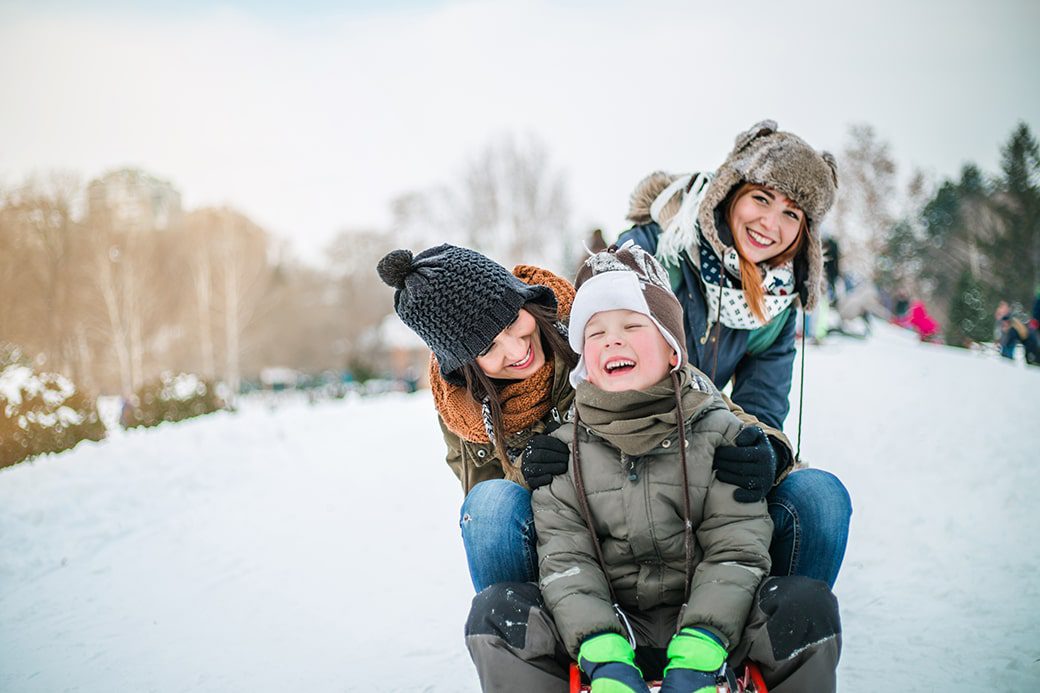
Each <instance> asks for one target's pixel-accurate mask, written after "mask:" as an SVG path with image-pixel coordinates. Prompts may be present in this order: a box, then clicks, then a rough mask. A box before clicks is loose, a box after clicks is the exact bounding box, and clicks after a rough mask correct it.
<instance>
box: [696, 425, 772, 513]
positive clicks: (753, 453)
mask: <svg viewBox="0 0 1040 693" xmlns="http://www.w3.org/2000/svg"><path fill="white" fill-rule="evenodd" d="M777 462H778V460H777V453H776V449H775V448H774V446H773V443H772V441H770V440H769V436H767V435H766V434H765V432H764V431H763V430H762V429H761V428H759V427H758V426H747V427H745V428H744V430H742V431H741V432H740V433H739V434H738V435H737V439H736V440H734V441H733V445H725V446H722V447H719V448H715V460H714V462H713V463H712V468H713V469H714V470H715V476H716V478H717V479H718V480H719V481H723V482H725V483H727V484H733V485H734V486H739V487H740V488H738V489H737V490H736V491H734V492H733V498H734V500H736V501H737V502H738V503H757V502H758V501H760V500H762V499H763V498H765V497H766V494H767V493H769V489H771V488H773V482H774V481H776V469H777Z"/></svg>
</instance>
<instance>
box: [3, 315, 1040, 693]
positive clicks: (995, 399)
mask: <svg viewBox="0 0 1040 693" xmlns="http://www.w3.org/2000/svg"><path fill="white" fill-rule="evenodd" d="M807 359H808V361H807V364H808V365H807V373H806V384H805V423H804V427H803V433H804V442H803V453H804V455H805V456H806V457H807V458H808V459H809V460H810V462H812V463H813V464H814V466H818V467H823V468H827V469H830V470H832V471H834V472H835V473H837V474H838V475H839V476H840V477H841V478H842V479H843V480H844V481H845V483H846V485H847V486H848V488H849V490H850V492H851V494H852V498H853V503H854V507H855V511H854V516H853V524H852V537H851V541H850V545H849V551H848V555H847V558H846V562H845V566H844V568H843V570H842V574H841V576H840V578H839V580H838V584H837V587H836V592H837V594H838V597H839V599H840V601H841V607H842V616H843V622H844V628H845V649H844V653H843V657H842V663H841V669H840V681H841V688H842V690H843V691H853V692H856V691H871V690H877V689H879V688H881V687H883V686H897V687H900V688H902V687H911V688H914V689H915V690H916V689H921V690H964V689H966V688H968V687H969V686H978V685H984V686H988V687H992V688H994V689H996V690H1014V691H1025V690H1034V689H1036V688H1037V685H1038V684H1040V663H1038V660H1040V638H1038V637H1037V635H1038V632H1037V625H1036V624H1037V623H1040V581H1038V580H1037V579H1036V575H1037V572H1038V570H1040V549H1038V543H1037V539H1036V538H1037V536H1038V535H1040V513H1038V511H1037V510H1036V509H1035V508H1036V505H1037V501H1036V498H1035V495H1036V492H1037V489H1040V464H1038V460H1037V450H1040V433H1038V428H1037V426H1036V420H1037V399H1036V398H1037V394H1036V393H1037V392H1040V370H1025V369H1022V368H1018V367H1015V366H1014V365H1013V364H1010V363H1006V362H1002V361H999V360H992V359H988V358H983V357H980V356H978V355H977V354H972V353H970V352H965V351H957V350H952V349H946V348H943V347H937V346H933V345H922V344H918V343H916V341H914V340H913V338H912V337H907V336H905V335H904V334H902V333H901V332H898V331H894V330H892V329H888V328H883V329H882V330H881V332H880V333H879V335H878V336H877V337H875V339H873V340H872V341H855V340H848V341H838V340H832V341H831V342H829V343H828V344H827V345H825V346H823V347H820V348H813V347H810V350H809V352H808V354H807ZM796 376H797V374H796ZM795 380H796V382H797V377H796V378H795ZM792 400H793V402H794V403H795V412H796V411H797V393H796V394H795V395H794V396H793V397H792ZM432 411H433V410H432V404H431V401H430V399H429V396H428V394H424V393H423V394H418V395H411V396H409V395H389V396H386V397H383V398H378V399H365V400H361V399H354V400H349V401H342V402H329V403H324V404H320V405H317V406H308V405H307V404H305V403H302V402H291V403H288V404H285V405H284V406H282V407H280V408H277V409H271V408H268V407H266V406H254V407H251V406H248V404H247V405H246V406H245V407H244V408H243V409H242V410H241V411H240V412H238V413H236V414H230V413H227V412H221V413H217V414H214V415H211V416H207V417H203V418H200V419H193V420H190V421H186V422H182V423H180V424H176V425H170V424H164V425H162V426H159V427H158V428H155V429H148V430H132V431H129V432H127V433H126V434H125V435H123V436H121V437H119V438H116V439H111V440H108V441H104V442H101V443H96V444H95V443H91V444H84V445H81V446H80V447H78V448H77V449H76V450H74V451H72V452H70V453H66V454H63V455H56V456H50V457H47V458H42V459H39V460H37V461H34V462H30V463H25V464H22V465H19V466H17V467H14V468H10V469H7V470H3V471H0V538H2V541H0V585H3V589H2V590H0V623H2V624H3V627H2V628H0V690H3V691H5V692H6V691H11V692H13V693H36V692H40V693H43V692H47V693H50V692H51V691H64V690H67V691H80V692H95V691H96V692H98V693H102V692H104V693H108V692H110V691H160V692H165V691H193V692H195V691H238V690H243V691H245V690H248V691H259V692H263V691H272V692H274V691H286V690H301V691H316V692H321V691H330V692H331V691H337V692H339V691H380V692H385V691H416V690H420V691H444V692H454V691H477V690H478V686H477V682H476V676H475V674H474V672H473V669H472V665H471V664H470V662H469V658H468V656H467V654H466V651H465V647H464V644H463V640H462V628H463V623H464V619H465V615H466V611H467V609H468V606H469V600H470V598H471V596H472V590H471V587H470V583H469V578H468V574H467V571H466V566H465V557H464V555H463V553H462V548H461V542H460V540H459V535H458V525H457V507H458V503H459V501H460V500H461V494H460V491H459V487H458V484H457V482H456V481H455V478H454V476H453V475H452V474H451V473H450V471H449V470H448V469H447V467H446V465H445V464H444V463H443V461H442V459H443V458H442V456H443V450H442V443H441V440H440V435H439V431H438V429H437V425H436V420H435V418H434V416H433V413H432ZM796 416H797V415H796V413H792V416H791V417H790V419H789V421H788V429H789V432H790V433H791V434H792V436H793V435H794V433H795V431H796V429H797V419H796ZM969 681H970V682H971V683H968V682H969Z"/></svg>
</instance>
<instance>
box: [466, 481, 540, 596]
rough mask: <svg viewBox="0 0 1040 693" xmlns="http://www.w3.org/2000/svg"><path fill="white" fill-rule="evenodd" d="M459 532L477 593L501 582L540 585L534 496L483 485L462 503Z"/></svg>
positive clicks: (516, 488) (513, 487) (511, 486)
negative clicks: (532, 501)
mask: <svg viewBox="0 0 1040 693" xmlns="http://www.w3.org/2000/svg"><path fill="white" fill-rule="evenodd" d="M459 526H460V527H461V528H462V544H463V546H465V548H466V560H467V561H468V562H469V576H470V578H471V579H472V580H473V588H474V589H475V590H476V591H477V592H480V591H481V590H483V589H484V588H485V587H487V586H488V585H493V584H495V583H498V582H535V581H537V580H538V553H537V546H538V540H537V537H536V535H535V531H534V513H533V512H532V510H531V492H530V491H528V490H527V489H525V488H524V487H523V486H521V485H520V484H516V483H513V482H512V481H506V480H505V479H493V480H491V481H482V482H480V483H479V484H477V485H476V486H474V487H473V488H472V489H470V492H469V493H468V494H467V495H466V500H464V501H463V502H462V511H461V512H460V518H459Z"/></svg>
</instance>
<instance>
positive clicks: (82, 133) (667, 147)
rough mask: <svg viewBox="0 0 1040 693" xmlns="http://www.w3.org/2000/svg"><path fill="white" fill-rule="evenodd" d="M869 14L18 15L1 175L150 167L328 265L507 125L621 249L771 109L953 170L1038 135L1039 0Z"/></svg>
mask: <svg viewBox="0 0 1040 693" xmlns="http://www.w3.org/2000/svg"><path fill="white" fill-rule="evenodd" d="M860 5H861V6H860V7H858V8H857V11H856V12H852V11H851V10H850V8H849V6H846V5H840V4H836V3H832V2H826V1H824V0H792V1H791V2H786V3H783V4H778V3H767V2H757V1H754V0H749V1H747V2H742V3H739V4H737V5H733V4H730V3H725V4H724V3H705V2H673V1H671V0H661V1H660V2H655V3H651V4H649V5H648V6H643V3H638V4H637V3H626V2H609V1H608V2H597V3H593V2H585V1H571V2H547V1H545V0H533V1H531V2H523V1H522V0H494V1H492V2H448V1H445V2H422V1H420V0H394V1H392V2H375V0H364V1H363V2H348V3H334V2H328V1H325V0H302V1H301V2H293V3H277V4H276V3H247V2H229V3H222V4H221V3H216V4H214V3H208V2H201V1H200V0H189V1H187V2H180V3H173V2H162V3H147V2H135V3H131V2H127V1H110V2H97V3H84V2H76V3H73V2H69V1H58V0H40V1H37V2H27V1H25V0H0V84H3V85H4V86H5V87H6V94H5V98H4V99H3V107H2V108H0V186H12V185H16V184H18V183H19V182H20V181H22V180H24V179H25V178H26V177H27V176H30V175H46V174H47V173H48V172H50V171H55V170H61V171H71V172H74V173H76V174H78V175H79V176H81V177H82V178H83V179H84V180H87V179H90V178H93V177H95V176H98V175H101V174H103V173H105V172H107V171H109V170H113V169H117V168H122V167H126V166H133V167H140V168H143V169H145V170H147V171H148V172H150V173H152V174H153V175H156V176H158V177H160V178H163V179H166V180H169V181H170V182H172V183H173V184H174V185H175V186H176V187H177V188H178V189H179V190H180V191H181V193H182V195H183V200H184V203H185V205H186V206H187V207H189V208H193V207H198V206H203V205H212V204H227V205H231V206H234V207H236V208H238V209H239V210H241V211H243V212H245V213H246V214H248V215H249V216H250V217H251V218H253V219H254V220H255V221H256V222H258V223H259V224H261V225H262V226H264V227H265V228H267V229H268V230H270V231H272V232H273V233H275V234H276V235H278V236H280V237H283V238H286V239H289V240H290V242H291V243H292V245H293V247H294V248H296V249H297V251H298V252H299V254H300V255H301V256H303V257H305V258H311V259H316V258H318V257H320V255H321V252H322V248H323V247H324V246H325V245H326V244H327V243H328V242H329V241H330V240H331V239H332V238H333V237H334V236H335V234H336V233H337V232H339V231H342V230H345V229H377V230H392V229H389V227H390V225H391V221H392V216H391V213H390V203H391V202H392V200H394V199H395V198H397V197H398V196H400V195H402V194H405V193H408V192H411V191H417V190H425V189H429V188H431V187H433V186H436V185H441V184H449V185H450V184H451V183H452V182H453V181H455V180H458V178H459V177H460V175H461V171H462V170H463V169H464V167H465V165H466V163H467V162H468V161H470V160H472V159H473V158H474V157H475V156H476V155H477V153H478V152H479V151H480V150H481V149H482V148H483V147H485V146H487V145H488V144H489V143H490V142H494V141H497V140H500V139H501V138H503V137H505V136H508V135H518V136H522V137H535V138H538V139H539V140H541V141H542V142H543V143H544V144H545V147H546V149H547V150H548V152H549V154H550V167H551V169H552V171H553V172H558V173H560V174H562V175H563V176H565V178H566V180H567V184H568V191H569V197H570V202H571V208H572V210H573V214H572V216H571V219H570V225H571V227H572V228H573V229H574V230H575V231H576V232H579V233H583V232H584V231H585V230H587V229H591V228H593V227H595V226H601V227H603V228H604V229H605V230H607V234H608V236H610V235H613V234H616V233H617V232H619V231H621V230H623V228H624V214H625V210H626V205H627V199H628V194H629V192H630V191H631V189H632V187H633V186H634V185H635V183H636V182H637V181H638V180H639V179H640V178H642V177H643V176H644V175H645V174H647V173H649V172H650V171H653V170H656V169H664V170H669V171H676V172H680V171H690V170H705V169H714V168H716V167H717V166H718V165H719V164H720V163H721V162H722V160H723V158H724V157H725V155H726V153H727V152H728V151H729V149H730V147H731V145H732V142H733V138H734V136H735V135H736V134H737V133H738V132H739V131H741V130H744V129H746V128H748V127H749V126H751V125H752V124H753V123H755V122H757V121H759V120H762V119H765V118H771V119H774V120H776V121H777V122H778V123H779V125H780V127H781V128H782V129H785V130H790V131H792V132H795V133H797V134H799V135H801V136H802V137H803V138H805V139H806V140H807V141H809V142H810V143H811V144H812V145H814V146H815V147H817V148H821V149H829V150H831V151H835V152H840V150H841V148H842V146H843V144H844V143H845V141H846V139H847V133H848V128H849V126H850V125H851V124H854V123H868V124H870V125H872V126H873V127H874V128H875V130H876V132H877V134H878V136H879V137H880V138H881V139H882V140H884V141H886V142H887V143H888V144H889V145H890V147H891V151H892V153H893V155H894V156H895V158H896V161H897V162H898V164H899V166H900V170H901V172H902V175H904V176H906V175H908V172H909V170H910V169H911V167H918V168H920V169H922V170H924V171H925V172H926V173H928V174H929V175H931V176H932V177H933V178H935V179H939V178H941V177H944V176H955V175H957V173H958V171H959V170H960V167H961V166H962V165H963V164H964V163H966V162H969V161H970V162H975V163H977V164H978V165H980V166H981V167H982V168H983V170H984V171H987V172H995V171H996V170H997V167H998V165H999V147H1000V145H1001V144H1002V143H1003V142H1004V141H1006V139H1007V138H1008V136H1009V134H1010V133H1011V131H1012V129H1013V128H1014V127H1015V126H1016V124H1017V123H1018V122H1020V121H1024V122H1025V123H1027V124H1028V125H1029V126H1030V128H1031V129H1032V130H1033V132H1034V134H1036V133H1038V132H1040V89H1037V88H1036V86H1037V81H1036V74H1035V71H1036V67H1037V66H1038V65H1040V42H1037V41H1036V40H1035V36H1034V35H1033V34H1034V33H1035V28H1036V27H1037V26H1040V3H1036V2H1031V1H1010V0H998V1H993V2H986V3H978V2H974V1H973V0H947V1H936V0H924V1H922V2H905V1H900V0H881V1H879V2H872V3H861V4H860Z"/></svg>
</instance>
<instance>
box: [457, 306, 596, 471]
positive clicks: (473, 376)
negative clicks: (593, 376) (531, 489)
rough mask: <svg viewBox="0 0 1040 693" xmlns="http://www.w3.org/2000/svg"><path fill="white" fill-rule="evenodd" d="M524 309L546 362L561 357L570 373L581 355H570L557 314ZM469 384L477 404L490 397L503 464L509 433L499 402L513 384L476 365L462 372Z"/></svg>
mask: <svg viewBox="0 0 1040 693" xmlns="http://www.w3.org/2000/svg"><path fill="white" fill-rule="evenodd" d="M522 308H523V309H524V310H526V311H527V312H528V313H530V314H531V317H532V318H534V322H535V324H536V325H538V336H539V339H541V341H542V350H543V351H544V352H545V360H546V361H549V362H551V361H553V360H554V359H555V358H556V357H557V356H559V357H560V358H561V359H562V360H563V362H564V364H565V365H566V366H567V368H568V369H571V368H574V367H575V366H577V365H578V355H577V354H575V353H574V352H573V351H571V347H570V344H569V343H568V342H567V339H566V338H565V337H564V336H563V335H561V334H560V333H559V331H558V330H557V329H556V321H557V320H558V318H557V315H556V310H554V309H552V308H546V307H545V306H543V305H541V304H539V303H525V304H524V305H523V306H522ZM459 371H460V372H461V373H462V376H463V378H464V379H465V381H466V392H468V393H469V395H470V397H472V398H473V400H474V401H475V402H477V403H478V404H483V403H484V397H486V396H488V395H490V396H489V397H488V407H489V409H490V410H491V432H492V433H493V434H494V437H495V450H496V452H498V456H499V458H501V459H502V461H503V462H506V463H508V462H509V460H508V459H506V454H505V447H506V443H505V440H506V430H505V427H504V424H503V423H502V406H501V403H500V402H499V401H498V393H499V391H500V390H501V389H502V388H503V387H505V386H506V385H508V384H509V383H511V382H514V381H511V380H498V379H495V378H490V377H488V375H487V374H486V373H484V371H482V370H481V369H480V366H478V365H477V362H476V361H470V362H469V363H467V364H465V365H463V366H462V367H461V368H459Z"/></svg>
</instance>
